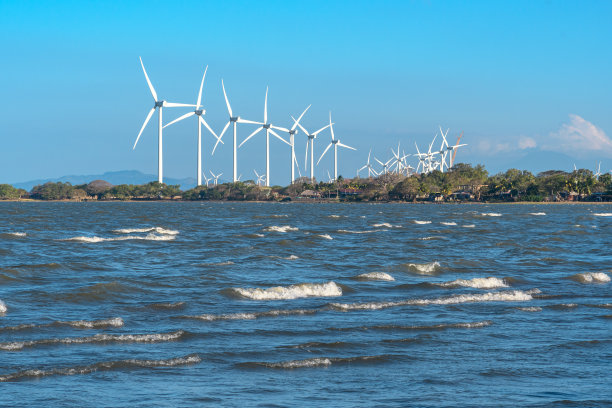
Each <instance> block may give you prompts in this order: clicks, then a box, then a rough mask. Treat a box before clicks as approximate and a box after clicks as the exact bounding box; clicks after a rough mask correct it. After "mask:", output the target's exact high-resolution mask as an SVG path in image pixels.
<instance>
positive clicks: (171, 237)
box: [60, 233, 176, 244]
mask: <svg viewBox="0 0 612 408" xmlns="http://www.w3.org/2000/svg"><path fill="white" fill-rule="evenodd" d="M175 238H176V235H169V234H164V235H156V234H154V233H150V234H147V235H145V236H138V235H125V236H122V237H113V238H103V237H97V236H93V237H86V236H80V237H72V238H65V239H60V241H76V242H85V243H89V244H95V243H98V242H109V241H127V240H144V241H172V240H174V239H175Z"/></svg>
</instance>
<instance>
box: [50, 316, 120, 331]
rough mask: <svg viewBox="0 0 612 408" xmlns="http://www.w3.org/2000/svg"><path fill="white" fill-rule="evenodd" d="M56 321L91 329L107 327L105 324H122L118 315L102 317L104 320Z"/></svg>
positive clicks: (117, 325)
mask: <svg viewBox="0 0 612 408" xmlns="http://www.w3.org/2000/svg"><path fill="white" fill-rule="evenodd" d="M58 323H60V324H67V325H69V326H73V327H79V328H87V329H93V328H96V327H107V326H112V327H121V326H123V319H122V318H120V317H113V318H111V319H104V320H75V321H70V322H58Z"/></svg>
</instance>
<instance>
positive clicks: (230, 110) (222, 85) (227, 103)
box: [221, 79, 234, 117]
mask: <svg viewBox="0 0 612 408" xmlns="http://www.w3.org/2000/svg"><path fill="white" fill-rule="evenodd" d="M221 87H222V88H223V96H225V104H226V105H227V111H228V112H229V115H230V117H232V116H234V115H232V107H231V106H230V104H229V100H228V99H227V94H226V93H225V85H224V84H223V79H222V80H221Z"/></svg>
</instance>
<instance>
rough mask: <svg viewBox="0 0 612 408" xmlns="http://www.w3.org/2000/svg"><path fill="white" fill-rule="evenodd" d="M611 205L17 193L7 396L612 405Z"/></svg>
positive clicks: (2, 238) (1, 290)
mask: <svg viewBox="0 0 612 408" xmlns="http://www.w3.org/2000/svg"><path fill="white" fill-rule="evenodd" d="M611 213H612V205H605V204H604V205H482V204H474V205H464V204H462V205H413V204H296V203H288V204H275V203H240V202H224V203H208V202H206V203H202V202H193V203H183V202H172V203H164V202H143V203H133V202H126V203H115V202H103V203H41V202H34V203H0V406H92V407H94V406H95V407H98V406H107V407H112V406H117V407H119V406H143V407H145V406H146V407H149V406H202V405H205V406H326V407H353V406H398V407H400V406H457V407H463V406H508V407H512V406H557V405H559V406H564V407H569V406H576V407H578V406H580V407H581V406H610V405H612V392H611V391H610V383H611V381H612V377H611V375H610V370H611V368H612V363H611V358H612V320H611V319H612V284H611V283H610V277H612V255H611V253H612V251H611V249H610V248H611V247H612V217H610V216H609V215H610V214H611Z"/></svg>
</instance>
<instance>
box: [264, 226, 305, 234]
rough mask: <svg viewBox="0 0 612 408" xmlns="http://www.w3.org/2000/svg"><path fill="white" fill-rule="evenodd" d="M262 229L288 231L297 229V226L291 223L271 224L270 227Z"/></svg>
mask: <svg viewBox="0 0 612 408" xmlns="http://www.w3.org/2000/svg"><path fill="white" fill-rule="evenodd" d="M263 230H264V231H267V232H288V231H297V230H298V228H297V227H292V226H291V225H281V226H278V225H272V226H270V227H266V228H264V229H263Z"/></svg>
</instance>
